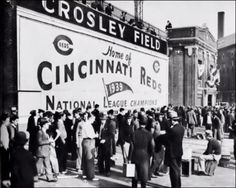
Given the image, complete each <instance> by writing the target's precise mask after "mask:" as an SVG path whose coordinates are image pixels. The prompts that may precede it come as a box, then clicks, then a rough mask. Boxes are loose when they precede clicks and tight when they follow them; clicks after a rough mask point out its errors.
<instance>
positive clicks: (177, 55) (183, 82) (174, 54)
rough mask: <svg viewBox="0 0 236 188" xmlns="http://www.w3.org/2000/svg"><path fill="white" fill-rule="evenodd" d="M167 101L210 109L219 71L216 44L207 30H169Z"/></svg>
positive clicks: (198, 28) (214, 101) (213, 103)
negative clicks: (208, 107)
mask: <svg viewBox="0 0 236 188" xmlns="http://www.w3.org/2000/svg"><path fill="white" fill-rule="evenodd" d="M168 49H169V102H170V103H171V104H173V105H185V106H213V105H215V103H216V96H217V84H218V83H219V70H218V67H217V43H216V40H215V39H214V37H213V36H212V34H211V33H210V32H209V30H208V28H201V27H184V28H172V29H169V30H168Z"/></svg>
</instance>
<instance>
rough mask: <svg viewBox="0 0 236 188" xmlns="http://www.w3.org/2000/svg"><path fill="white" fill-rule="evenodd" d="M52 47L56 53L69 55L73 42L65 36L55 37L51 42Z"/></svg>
mask: <svg viewBox="0 0 236 188" xmlns="http://www.w3.org/2000/svg"><path fill="white" fill-rule="evenodd" d="M53 45H54V47H55V49H56V51H57V52H58V53H59V54H61V55H70V54H71V53H72V51H73V48H72V47H73V42H72V40H71V39H70V38H69V37H67V36H65V35H59V36H57V37H56V38H55V40H54V41H53Z"/></svg>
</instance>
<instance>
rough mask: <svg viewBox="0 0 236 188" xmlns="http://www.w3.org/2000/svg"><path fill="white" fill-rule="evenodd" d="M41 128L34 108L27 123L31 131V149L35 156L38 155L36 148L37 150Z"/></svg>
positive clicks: (28, 129)
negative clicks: (37, 137) (38, 134)
mask: <svg viewBox="0 0 236 188" xmlns="http://www.w3.org/2000/svg"><path fill="white" fill-rule="evenodd" d="M38 130H39V127H38V125H37V120H36V110H32V111H31V112H30V117H29V119H28V124H27V131H28V132H29V135H30V136H29V151H30V152H31V153H32V154H33V156H36V150H37V146H38V144H37V139H36V136H37V132H38Z"/></svg>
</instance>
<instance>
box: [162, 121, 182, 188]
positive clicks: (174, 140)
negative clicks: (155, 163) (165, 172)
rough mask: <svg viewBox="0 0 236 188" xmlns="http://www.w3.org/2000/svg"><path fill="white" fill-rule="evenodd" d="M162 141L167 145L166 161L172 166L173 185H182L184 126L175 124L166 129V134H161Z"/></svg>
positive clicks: (171, 178) (171, 179)
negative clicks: (181, 168)
mask: <svg viewBox="0 0 236 188" xmlns="http://www.w3.org/2000/svg"><path fill="white" fill-rule="evenodd" d="M160 137H162V142H164V145H165V147H166V152H165V163H166V164H167V165H168V166H169V167H170V173H169V174H170V181H171V187H174V188H176V187H181V179H180V176H181V174H180V167H181V160H182V155H183V137H184V128H183V127H182V126H181V125H179V124H175V125H174V126H173V127H172V128H168V129H167V130H166V134H165V135H161V136H160Z"/></svg>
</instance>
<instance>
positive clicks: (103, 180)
mask: <svg viewBox="0 0 236 188" xmlns="http://www.w3.org/2000/svg"><path fill="white" fill-rule="evenodd" d="M206 145H207V141H206V140H197V139H190V138H184V144H183V148H189V147H191V149H192V153H193V154H192V155H193V156H198V155H200V154H201V153H203V152H204V150H205V148H206ZM225 149H226V150H230V153H231V160H230V166H229V167H227V168H223V167H220V166H217V168H216V170H215V174H214V176H199V175H196V174H194V173H193V174H192V175H191V176H190V177H184V176H182V187H235V160H234V158H233V140H232V139H227V138H226V139H224V143H223V148H222V150H223V151H224V150H225ZM113 159H114V160H115V166H114V167H112V168H111V176H110V177H106V176H101V175H99V174H98V171H97V169H96V177H97V178H98V179H99V180H98V181H87V180H83V179H82V177H81V175H79V176H78V174H77V173H76V172H75V171H74V170H73V168H68V173H67V174H66V175H60V176H59V179H58V182H56V183H48V182H46V181H44V180H40V181H39V182H37V183H36V184H35V187H130V186H131V179H130V178H126V177H124V176H123V174H122V163H123V161H122V154H121V150H120V148H119V147H117V154H116V155H115V156H114V157H113ZM68 166H73V162H72V161H68ZM139 186H140V185H139ZM147 187H170V179H169V175H168V174H166V175H164V176H162V177H159V176H158V177H157V178H152V179H151V181H149V182H148V183H147Z"/></svg>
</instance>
